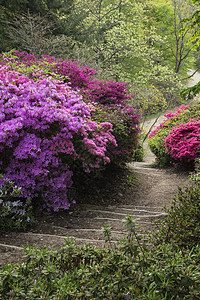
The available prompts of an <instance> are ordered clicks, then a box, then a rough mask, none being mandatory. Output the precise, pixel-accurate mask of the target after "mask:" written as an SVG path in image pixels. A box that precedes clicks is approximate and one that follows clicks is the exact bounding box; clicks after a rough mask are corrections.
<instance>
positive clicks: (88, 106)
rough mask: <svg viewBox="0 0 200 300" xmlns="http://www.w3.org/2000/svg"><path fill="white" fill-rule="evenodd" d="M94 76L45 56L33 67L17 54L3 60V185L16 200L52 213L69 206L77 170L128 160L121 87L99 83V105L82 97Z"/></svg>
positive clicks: (129, 117) (133, 118)
mask: <svg viewBox="0 0 200 300" xmlns="http://www.w3.org/2000/svg"><path fill="white" fill-rule="evenodd" d="M94 74H95V71H94V70H92V69H89V68H88V67H85V68H84V67H83V66H79V65H78V64H77V63H76V62H75V63H73V62H71V61H70V62H69V61H63V62H62V61H60V60H56V59H55V58H51V57H49V56H48V57H42V58H41V60H37V59H36V58H35V57H34V56H33V55H31V54H26V53H20V52H17V51H15V52H14V55H13V53H12V55H10V54H6V55H4V56H2V57H1V59H0V108H1V110H0V121H1V123H0V172H1V173H3V179H2V180H1V184H2V183H3V181H5V180H6V178H9V180H12V182H14V183H15V184H16V185H17V186H19V187H21V190H22V197H24V198H26V199H29V198H32V199H33V200H34V199H42V200H43V203H44V205H43V207H44V208H46V209H52V208H53V209H54V211H58V210H59V209H60V208H64V209H67V208H69V206H70V203H69V200H68V198H67V191H68V189H69V188H70V187H71V186H72V183H73V182H72V179H73V178H72V177H73V172H76V170H77V168H78V169H80V170H83V171H84V172H90V171H91V170H95V169H96V170H98V169H99V168H101V167H102V166H104V165H106V164H107V163H109V162H110V161H115V162H117V163H118V164H122V163H125V162H127V161H128V160H129V159H130V157H131V155H132V151H133V149H132V148H133V147H136V145H137V133H138V115H137V112H136V111H135V109H133V108H132V107H130V106H129V105H128V104H126V103H125V99H127V98H128V97H129V96H128V94H127V91H126V90H125V85H124V84H121V83H114V82H110V83H109V82H108V83H107V84H106V82H104V87H100V88H102V90H103V92H102V93H100V92H99V94H98V95H100V94H101V95H102V94H103V93H105V97H108V98H109V97H110V98H109V101H107V102H106V101H105V103H106V105H103V104H100V103H99V102H98V101H100V100H98V97H99V96H98V95H97V97H96V98H95V95H94V94H93V96H91V92H87V91H91V86H94V85H93V82H94V81H95V80H94V79H92V78H91V76H93V75H94ZM95 82H96V83H95V86H97V81H95ZM100 86H101V85H100ZM107 87H109V88H108V89H109V93H108V92H106V91H107ZM115 87H116V88H115ZM112 89H113V90H115V91H116V92H115V93H113V98H112ZM86 95H87V96H86ZM109 95H110V96H109ZM93 98H94V99H93ZM111 98H112V99H111ZM89 99H90V100H89ZM91 102H93V104H92V103H91ZM100 102H101V101H100ZM102 102H104V101H102ZM109 102H111V103H112V105H111V104H110V106H109V104H108V103H109ZM119 103H120V104H119ZM100 107H101V109H100V110H98V109H99V108H100ZM131 139H132V140H131ZM116 140H117V141H116ZM118 141H119V142H118ZM122 141H123V142H122ZM118 144H119V146H118ZM74 166H75V167H74Z"/></svg>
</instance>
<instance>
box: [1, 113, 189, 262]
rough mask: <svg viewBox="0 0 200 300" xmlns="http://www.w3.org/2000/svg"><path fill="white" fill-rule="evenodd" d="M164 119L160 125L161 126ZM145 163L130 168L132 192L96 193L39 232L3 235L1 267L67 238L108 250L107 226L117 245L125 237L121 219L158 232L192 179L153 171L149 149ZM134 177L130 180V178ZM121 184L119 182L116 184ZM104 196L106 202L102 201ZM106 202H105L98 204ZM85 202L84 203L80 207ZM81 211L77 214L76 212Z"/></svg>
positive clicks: (49, 217)
mask: <svg viewBox="0 0 200 300" xmlns="http://www.w3.org/2000/svg"><path fill="white" fill-rule="evenodd" d="M162 119H163V117H161V118H160V119H159V120H158V122H157V124H156V125H158V123H159V122H161V120H162ZM154 121H155V120H154V119H151V120H150V121H147V122H145V124H144V127H145V130H148V129H149V128H150V127H151V124H152V123H153V122H154ZM144 147H145V149H146V153H145V157H144V161H143V162H132V163H130V164H129V165H128V169H129V170H128V172H129V175H127V176H129V178H130V180H131V182H132V183H133V184H130V186H129V187H128V188H123V187H120V188H118V189H117V191H116V190H115V187H113V190H110V191H109V193H106V194H105V195H103V194H101V190H100V191H98V190H97V191H96V195H95V196H94V199H93V200H94V201H93V202H91V201H87V200H88V195H87V193H85V195H84V193H83V194H82V195H79V196H80V197H81V198H82V199H81V201H80V203H79V204H78V205H76V207H75V208H74V209H72V210H70V211H67V212H62V213H57V214H56V215H55V214H46V215H44V216H42V217H40V219H39V220H38V222H37V224H36V226H35V227H34V229H32V230H31V231H30V232H26V233H16V232H14V233H6V234H0V265H2V264H4V263H9V262H16V261H22V260H23V251H22V245H24V246H26V245H27V244H29V245H38V246H44V245H46V246H51V247H56V248H58V247H62V246H64V244H65V239H66V236H72V237H75V238H76V240H77V243H79V244H84V243H91V244H92V245H96V246H98V247H102V246H103V245H104V241H103V235H102V227H103V226H104V225H105V224H106V225H110V227H111V228H112V236H113V237H112V239H113V243H114V242H115V241H116V240H117V239H119V238H121V237H122V236H123V235H124V231H123V229H122V219H124V218H125V217H126V216H127V215H132V216H134V217H135V218H136V219H137V220H136V224H137V226H138V227H140V229H138V230H142V234H143V235H144V237H145V236H146V235H147V233H148V232H149V231H150V230H157V229H156V227H155V224H154V223H153V221H154V220H155V219H158V218H161V217H162V216H164V215H165V213H164V211H163V207H164V206H166V207H169V206H170V202H171V200H172V199H173V197H174V195H175V194H176V193H177V188H178V186H185V185H187V184H188V176H187V175H188V174H186V173H183V172H175V171H174V170H172V169H158V168H154V167H153V166H152V163H153V161H154V159H155V157H154V155H153V154H152V152H151V151H150V150H149V149H148V147H147V142H145V144H144ZM130 174H131V175H130ZM117 184H118V183H117ZM102 197H104V198H106V199H104V200H105V201H102ZM100 198H101V201H99V199H100ZM81 203H82V204H81ZM77 208H78V209H77Z"/></svg>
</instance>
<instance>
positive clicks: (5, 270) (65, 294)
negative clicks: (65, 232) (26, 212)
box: [0, 216, 200, 299]
mask: <svg viewBox="0 0 200 300" xmlns="http://www.w3.org/2000/svg"><path fill="white" fill-rule="evenodd" d="M124 222H125V225H124V228H125V229H126V230H127V236H125V237H124V239H123V240H121V241H119V242H118V243H117V244H116V245H115V244H112V243H111V239H112V237H111V232H110V228H109V227H108V226H105V227H104V232H103V233H104V237H105V243H108V244H109V245H110V246H109V247H105V248H104V249H97V248H95V247H92V246H91V245H84V246H82V247H81V246H78V245H77V244H76V242H75V241H74V240H70V239H66V246H65V247H63V248H62V249H51V248H50V247H44V248H39V247H26V248H24V252H25V261H24V263H22V264H14V265H4V266H3V267H2V269H1V271H0V278H1V280H0V296H1V299H22V298H23V299H30V298H31V299H173V298H174V299H198V298H199V297H200V285H199V281H200V278H199V273H200V269H199V259H200V249H199V247H198V246H196V247H194V248H193V249H192V250H185V251H181V250H176V249H175V248H173V247H172V246H170V245H161V246H158V247H154V248H151V249H148V248H147V247H146V246H145V244H144V241H143V240H142V238H141V236H140V234H139V233H137V232H136V230H135V223H134V219H133V218H132V217H131V216H128V217H127V218H126V219H125V220H124Z"/></svg>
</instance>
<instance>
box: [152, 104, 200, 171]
mask: <svg viewBox="0 0 200 300" xmlns="http://www.w3.org/2000/svg"><path fill="white" fill-rule="evenodd" d="M164 116H165V117H166V120H165V121H164V122H163V123H161V124H160V125H159V126H158V127H157V128H156V129H155V130H154V131H152V132H151V133H150V135H149V146H150V149H151V151H152V152H153V153H154V154H155V155H156V157H157V160H158V163H159V164H160V165H161V166H164V165H169V164H173V165H174V166H182V167H188V168H190V167H194V162H195V159H196V158H198V157H199V153H200V119H199V116H200V103H196V104H194V105H191V106H189V105H187V106H184V105H182V106H181V107H180V108H175V110H174V111H170V112H167V113H166V114H165V115H164Z"/></svg>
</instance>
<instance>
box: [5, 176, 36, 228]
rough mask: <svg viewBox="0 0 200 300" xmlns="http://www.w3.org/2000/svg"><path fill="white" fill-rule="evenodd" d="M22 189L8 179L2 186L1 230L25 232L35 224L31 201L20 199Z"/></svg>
mask: <svg viewBox="0 0 200 300" xmlns="http://www.w3.org/2000/svg"><path fill="white" fill-rule="evenodd" d="M20 195H21V188H19V187H17V186H16V185H15V184H14V182H12V181H10V180H8V179H6V180H5V181H4V182H3V183H2V184H1V185H0V229H3V230H25V229H26V228H28V227H30V226H31V225H32V224H33V221H34V218H33V212H32V204H31V200H30V199H23V198H20Z"/></svg>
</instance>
